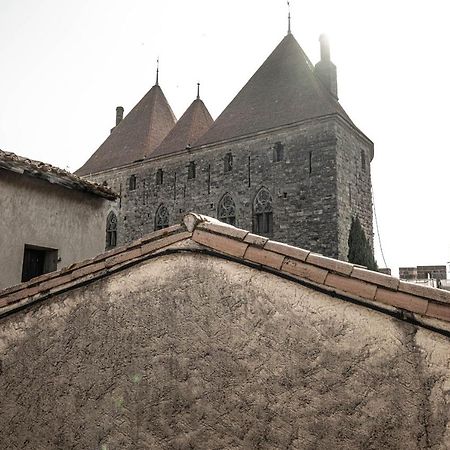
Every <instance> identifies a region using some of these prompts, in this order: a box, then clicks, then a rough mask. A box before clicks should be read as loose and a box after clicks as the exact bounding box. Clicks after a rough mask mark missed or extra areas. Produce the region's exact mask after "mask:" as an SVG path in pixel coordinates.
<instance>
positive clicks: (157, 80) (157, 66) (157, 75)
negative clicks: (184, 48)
mask: <svg viewBox="0 0 450 450" xmlns="http://www.w3.org/2000/svg"><path fill="white" fill-rule="evenodd" d="M158 83H159V56H158V58H157V60H156V84H155V85H156V86H159V84H158Z"/></svg>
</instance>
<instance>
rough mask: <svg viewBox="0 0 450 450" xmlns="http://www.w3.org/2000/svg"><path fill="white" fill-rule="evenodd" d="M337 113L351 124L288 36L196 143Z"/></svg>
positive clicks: (228, 137)
mask: <svg viewBox="0 0 450 450" xmlns="http://www.w3.org/2000/svg"><path fill="white" fill-rule="evenodd" d="M331 114H338V115H340V116H341V117H343V118H344V119H345V120H346V121H348V122H349V123H350V124H352V122H351V120H350V118H349V117H348V115H347V113H346V112H345V111H344V109H343V108H342V107H341V106H340V104H339V103H338V101H337V100H336V99H335V98H334V97H333V96H332V95H331V94H330V92H329V91H328V89H327V88H325V86H324V85H323V84H322V82H321V81H320V80H319V78H318V77H317V76H316V74H315V73H314V67H313V65H312V64H311V62H310V61H309V59H308V57H307V56H306V55H305V53H304V52H303V50H302V49H301V47H300V45H299V44H298V42H297V41H296V40H295V38H294V36H293V35H292V34H288V35H287V36H286V37H285V38H284V39H283V40H282V41H281V42H280V44H279V45H278V46H277V47H276V48H275V50H274V51H273V52H272V54H271V55H270V56H269V57H268V58H267V59H266V61H265V62H264V63H263V64H262V66H261V67H260V68H259V69H258V70H257V71H256V73H255V74H254V75H253V76H252V77H251V79H250V80H249V81H248V83H247V84H246V85H245V86H244V87H243V88H242V89H241V91H240V92H239V93H238V94H237V95H236V97H235V98H234V99H233V100H232V101H231V103H230V104H229V105H228V106H227V107H226V108H225V110H224V111H223V112H222V114H220V116H219V117H218V118H217V119H216V121H215V122H214V124H213V125H212V126H211V128H210V129H209V131H207V132H206V134H205V135H204V136H202V137H201V138H200V139H199V141H198V142H197V144H196V145H203V144H209V143H213V142H220V141H223V140H227V139H231V138H236V137H239V136H244V135H247V134H253V133H256V132H259V131H264V130H269V129H271V128H276V127H280V126H283V125H289V124H293V123H297V122H301V121H303V120H307V119H312V118H317V117H322V116H327V115H331Z"/></svg>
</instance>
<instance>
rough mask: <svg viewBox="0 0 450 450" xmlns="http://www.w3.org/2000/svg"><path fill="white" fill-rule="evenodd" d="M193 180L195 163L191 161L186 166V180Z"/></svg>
mask: <svg viewBox="0 0 450 450" xmlns="http://www.w3.org/2000/svg"><path fill="white" fill-rule="evenodd" d="M194 178H195V162H194V161H191V162H190V163H189V165H188V180H192V179H194Z"/></svg>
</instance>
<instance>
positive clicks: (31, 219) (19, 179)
mask: <svg viewBox="0 0 450 450" xmlns="http://www.w3.org/2000/svg"><path fill="white" fill-rule="evenodd" d="M0 193H1V196H0V211H1V220H0V267H1V270H0V289H2V288H5V287H7V286H12V285H14V284H18V283H20V281H21V278H22V264H23V257H24V246H25V244H27V245H32V246H37V247H44V248H50V249H56V250H58V254H57V257H58V262H57V269H61V268H63V267H65V266H68V265H70V264H72V263H73V262H76V261H82V260H84V259H87V258H91V257H93V256H96V255H98V254H99V253H101V252H103V251H104V249H105V221H106V209H107V208H108V206H109V203H110V202H109V201H108V200H105V199H103V198H101V197H98V196H96V195H92V194H88V193H84V192H80V191H76V190H72V189H67V188H64V187H62V186H58V185H55V184H51V183H49V182H47V181H44V180H40V179H37V178H35V177H30V176H26V175H18V174H15V173H12V172H8V171H5V170H2V169H0Z"/></svg>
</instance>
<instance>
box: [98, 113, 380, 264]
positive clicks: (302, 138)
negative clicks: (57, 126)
mask: <svg viewBox="0 0 450 450" xmlns="http://www.w3.org/2000/svg"><path fill="white" fill-rule="evenodd" d="M276 148H281V150H282V151H281V158H280V159H281V160H279V161H276V157H275V149H276ZM230 154H231V156H232V168H231V170H229V171H226V170H225V159H226V158H227V157H229V155H230ZM372 157H373V143H372V142H371V141H370V140H369V139H367V137H365V136H364V135H363V134H362V133H361V132H360V131H359V130H358V129H357V128H356V127H354V126H352V125H351V124H349V123H348V122H347V121H345V120H343V119H342V118H341V117H340V116H338V115H330V116H328V117H322V118H316V119H311V120H307V121H303V122H300V123H298V124H295V125H290V126H284V127H279V128H277V129H272V130H270V131H266V132H260V133H256V134H253V135H250V136H246V137H243V138H239V139H233V140H229V141H227V142H222V143H217V144H209V145H204V146H201V147H197V148H195V149H192V150H191V151H184V152H179V153H178V154H172V155H170V157H160V158H153V159H149V160H146V161H141V162H137V163H134V164H130V165H127V166H124V167H121V168H117V169H111V170H107V171H103V172H99V173H97V174H94V175H91V176H90V177H89V178H90V179H91V180H93V181H96V182H99V183H105V184H107V185H108V186H109V187H111V188H112V189H113V190H115V191H116V192H117V193H119V194H120V198H119V199H118V200H117V201H116V203H115V204H114V205H113V206H112V208H111V210H112V211H114V213H115V214H116V216H117V243H118V244H125V243H127V242H130V241H132V240H134V239H138V238H140V237H141V236H142V235H144V234H146V233H149V232H152V231H154V229H155V226H156V223H155V220H156V219H155V216H156V214H157V211H158V208H160V207H161V206H164V207H165V208H167V211H168V213H169V223H168V224H169V225H172V224H175V223H178V222H179V221H180V219H181V217H182V216H183V214H185V213H186V212H188V211H196V212H198V213H203V214H207V215H209V216H213V217H217V215H218V207H219V204H220V201H221V199H222V198H223V196H224V195H225V194H229V195H230V196H231V197H232V199H233V201H234V203H235V207H236V208H235V211H236V214H235V216H236V219H235V224H236V225H237V226H239V227H241V228H244V229H248V230H252V229H253V230H254V231H255V226H254V199H255V197H256V196H257V194H258V192H259V191H260V189H262V188H265V189H267V190H268V191H269V192H270V195H271V197H272V211H273V230H272V232H271V233H270V237H271V238H272V239H274V240H277V241H281V242H285V243H288V244H291V245H295V246H298V247H303V248H307V249H310V250H312V251H315V252H319V253H322V254H324V255H326V256H329V257H334V258H339V259H342V260H346V259H347V254H348V244H347V241H348V233H349V230H350V223H351V218H352V217H353V216H356V215H357V216H358V217H359V218H360V220H361V223H362V225H363V228H364V231H365V233H366V236H367V238H368V239H369V241H370V242H372V241H373V230H372V199H371V177H370V161H371V159H372ZM192 163H194V165H195V177H194V178H191V179H189V174H188V170H189V169H188V166H189V165H190V164H192ZM158 170H162V183H160V184H158V182H157V171H158ZM133 176H135V177H136V178H135V180H136V184H135V187H134V186H133V183H132V182H131V183H130V177H133ZM130 187H131V189H130Z"/></svg>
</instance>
